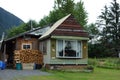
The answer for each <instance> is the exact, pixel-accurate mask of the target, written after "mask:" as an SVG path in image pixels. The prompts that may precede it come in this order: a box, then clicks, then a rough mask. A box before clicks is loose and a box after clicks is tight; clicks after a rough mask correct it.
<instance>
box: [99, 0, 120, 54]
mask: <svg viewBox="0 0 120 80" xmlns="http://www.w3.org/2000/svg"><path fill="white" fill-rule="evenodd" d="M99 18H100V19H101V20H100V22H99V23H100V24H99V25H100V26H102V27H103V30H102V32H101V41H102V44H103V46H106V48H107V51H109V53H111V54H112V55H111V56H117V55H118V53H119V51H120V50H119V49H120V46H119V45H120V6H119V4H118V3H117V1H116V0H113V2H111V5H110V7H106V6H105V10H104V11H103V12H102V14H101V15H100V17H99ZM101 23H102V24H101Z"/></svg>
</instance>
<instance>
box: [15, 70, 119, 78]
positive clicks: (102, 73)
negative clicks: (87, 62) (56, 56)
mask: <svg viewBox="0 0 120 80" xmlns="http://www.w3.org/2000/svg"><path fill="white" fill-rule="evenodd" d="M49 72H50V73H52V75H49V76H28V77H22V78H21V79H16V80H119V79H120V70H115V69H104V68H95V69H94V72H92V73H85V72H75V73H72V72H62V71H49Z"/></svg>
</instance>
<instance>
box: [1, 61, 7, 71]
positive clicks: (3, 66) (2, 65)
mask: <svg viewBox="0 0 120 80" xmlns="http://www.w3.org/2000/svg"><path fill="white" fill-rule="evenodd" d="M5 67H6V66H5V62H3V61H0V69H1V70H4V69H5Z"/></svg>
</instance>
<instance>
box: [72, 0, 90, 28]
mask: <svg viewBox="0 0 120 80" xmlns="http://www.w3.org/2000/svg"><path fill="white" fill-rule="evenodd" d="M73 14H74V16H75V18H76V19H77V21H78V22H79V24H80V25H81V26H84V27H86V26H87V17H88V16H87V12H86V11H85V8H84V3H83V2H82V1H81V0H80V2H78V3H77V4H76V5H75V6H74V12H73Z"/></svg>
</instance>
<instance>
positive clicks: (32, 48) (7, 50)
mask: <svg viewBox="0 0 120 80" xmlns="http://www.w3.org/2000/svg"><path fill="white" fill-rule="evenodd" d="M48 29H49V27H45V28H35V29H32V30H30V31H27V32H24V33H21V34H19V35H17V36H14V37H12V38H9V39H7V40H4V42H3V44H4V46H3V49H2V53H3V55H4V56H3V58H4V59H3V61H7V62H6V63H7V66H8V68H14V66H15V63H17V62H20V63H37V64H42V63H43V57H42V53H41V52H40V51H39V40H38V38H39V37H40V36H41V35H42V34H43V33H44V32H46V30H48Z"/></svg>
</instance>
